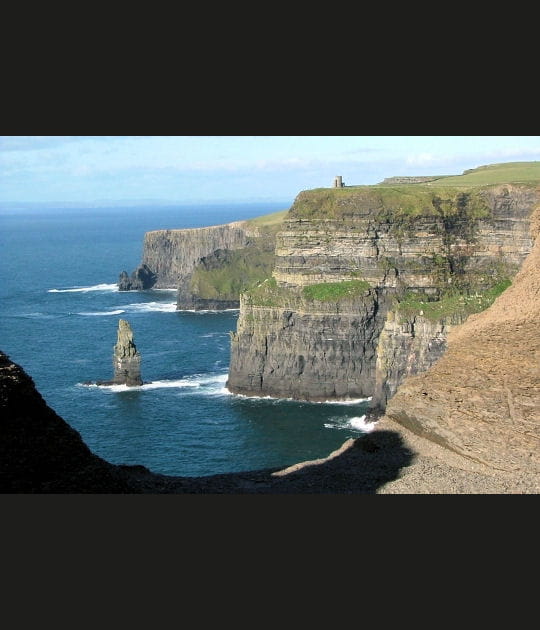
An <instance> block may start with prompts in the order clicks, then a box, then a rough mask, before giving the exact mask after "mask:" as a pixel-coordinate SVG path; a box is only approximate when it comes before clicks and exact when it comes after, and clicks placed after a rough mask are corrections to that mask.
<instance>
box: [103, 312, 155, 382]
mask: <svg viewBox="0 0 540 630" xmlns="http://www.w3.org/2000/svg"><path fill="white" fill-rule="evenodd" d="M112 362H113V369H114V376H113V378H112V379H111V380H110V381H97V383H96V384H97V385H127V386H128V387H138V386H139V385H142V384H143V381H142V378H141V355H140V353H139V351H138V350H137V346H136V345H135V343H134V341H133V331H132V330H131V326H130V325H129V322H128V321H127V320H125V319H120V320H118V333H117V341H116V344H115V345H114V347H113V358H112Z"/></svg>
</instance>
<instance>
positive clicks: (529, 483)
mask: <svg viewBox="0 0 540 630" xmlns="http://www.w3.org/2000/svg"><path fill="white" fill-rule="evenodd" d="M374 419H375V418H374ZM383 421H384V422H382V421H381V427H380V428H379V427H377V428H376V430H375V431H373V432H371V433H369V434H367V435H365V436H363V437H359V438H356V439H352V438H351V439H349V440H347V441H346V442H344V443H343V444H342V446H341V447H340V448H339V449H337V450H336V451H334V452H333V453H330V454H329V455H328V457H325V458H322V459H317V460H312V461H307V462H300V463H298V464H295V465H293V466H289V467H287V468H284V469H280V468H269V469H264V470H254V471H246V472H237V473H226V474H217V475H208V476H204V477H175V476H168V475H161V474H156V473H153V472H151V471H150V470H148V468H146V467H144V466H140V465H136V466H125V465H114V464H111V463H109V462H107V461H106V460H104V459H102V458H101V457H98V456H97V455H95V454H93V453H92V452H91V451H90V450H89V448H88V447H87V446H86V444H85V443H84V442H83V440H82V439H81V436H80V434H79V433H78V432H77V431H75V430H74V429H73V428H71V427H70V426H69V425H68V424H67V423H66V422H65V421H64V420H63V419H62V418H61V417H60V416H58V415H57V414H56V413H55V412H54V411H53V410H52V409H51V408H50V407H48V406H47V404H46V403H45V400H44V399H43V398H42V396H41V394H40V393H39V392H38V391H37V390H36V388H35V385H34V382H33V380H32V379H31V378H30V377H29V376H28V375H27V374H26V373H25V372H24V370H23V369H22V368H21V367H20V366H18V365H17V364H15V363H13V362H12V361H11V360H10V359H9V357H7V356H6V355H5V354H4V353H3V352H2V351H0V493H26V494H28V493H48V494H52V493H57V494H60V493H62V494H69V493H92V494H97V493H107V494H164V493H166V494H300V493H302V494H384V493H398V494H400V493H405V494H410V493H430V494H433V493H435V494H438V493H501V492H510V493H515V492H528V493H531V492H532V493H537V492H538V485H537V483H536V482H535V478H534V477H533V478H532V479H529V476H527V475H526V476H525V477H523V478H518V479H515V478H510V479H508V480H506V479H504V478H503V479H498V478H497V477H494V476H493V472H494V471H485V470H482V471H478V472H476V471H473V470H468V469H467V467H466V466H464V465H463V459H462V458H460V461H459V462H453V463H452V465H449V464H448V463H446V462H445V459H446V458H447V457H448V455H449V454H450V455H452V456H453V457H457V455H455V454H452V453H449V451H448V450H447V449H444V448H441V447H440V446H436V445H434V444H432V443H431V446H429V445H430V442H429V440H420V438H418V437H416V436H412V437H413V438H415V441H414V442H411V439H410V438H411V434H410V433H409V432H408V431H407V430H406V429H404V428H402V427H399V425H396V424H395V423H392V422H390V421H388V420H385V419H383ZM419 440H420V441H421V442H423V443H424V444H423V445H422V446H423V448H422V450H424V448H425V447H426V444H427V446H428V448H431V449H438V452H435V453H433V454H429V455H423V454H421V453H420V452H419V450H418V446H419V444H418V442H419ZM216 448H218V446H216Z"/></svg>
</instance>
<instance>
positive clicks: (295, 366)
mask: <svg viewBox="0 0 540 630" xmlns="http://www.w3.org/2000/svg"><path fill="white" fill-rule="evenodd" d="M378 307H379V300H378V299H377V296H376V295H375V294H374V293H373V292H371V291H369V290H368V291H366V292H364V294H363V295H359V296H357V297H355V298H351V299H345V300H342V301H340V303H339V305H337V304H336V303H333V302H320V303H318V304H314V303H313V302H310V301H309V300H306V299H304V298H302V297H297V298H296V299H294V298H293V297H290V296H289V297H288V298H287V303H286V305H285V306H284V305H281V306H262V305H260V301H259V303H258V301H257V300H254V298H253V297H252V296H250V295H249V294H248V295H246V294H243V295H242V296H241V302H240V312H241V318H240V321H239V323H238V328H237V332H236V333H234V334H233V335H232V343H231V369H230V372H229V379H228V382H227V387H228V389H229V390H230V391H233V392H236V393H242V394H247V395H258V396H267V395H274V396H279V397H284V398H295V399H300V400H320V401H322V400H327V399H331V398H359V397H367V396H369V395H371V392H372V391H373V387H374V382H375V370H374V368H375V357H376V349H377V338H378V334H379V331H380V329H381V327H382V325H383V323H384V319H383V318H382V317H381V316H380V315H379V311H378Z"/></svg>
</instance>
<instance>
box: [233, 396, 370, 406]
mask: <svg viewBox="0 0 540 630" xmlns="http://www.w3.org/2000/svg"><path fill="white" fill-rule="evenodd" d="M233 396H236V397H238V398H251V399H255V400H275V401H276V402H279V401H287V402H297V403H306V404H310V405H358V404H359V403H363V402H367V401H368V400H371V397H370V398H348V399H344V400H298V399H297V398H279V397H278V396H246V395H245V394H233Z"/></svg>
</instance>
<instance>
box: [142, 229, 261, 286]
mask: <svg viewBox="0 0 540 630" xmlns="http://www.w3.org/2000/svg"><path fill="white" fill-rule="evenodd" d="M254 236H259V230H258V228H256V227H250V225H249V224H248V222H247V221H236V222H233V223H227V224H224V225H213V226H210V227H204V228H191V229H183V230H155V231H152V232H147V233H146V234H145V235H144V244H143V259H142V264H144V265H146V266H147V267H148V268H149V269H151V270H152V271H153V273H155V274H156V276H157V280H156V283H155V285H154V287H155V288H161V289H176V288H177V287H178V285H179V284H182V283H185V282H186V280H187V278H188V277H190V276H191V274H192V273H193V269H194V267H195V266H196V265H197V264H198V263H199V261H200V260H201V258H203V257H205V256H209V255H211V254H213V252H215V251H216V250H217V249H232V250H234V249H240V248H242V247H245V246H246V245H247V243H248V240H249V239H250V238H251V237H254Z"/></svg>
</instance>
